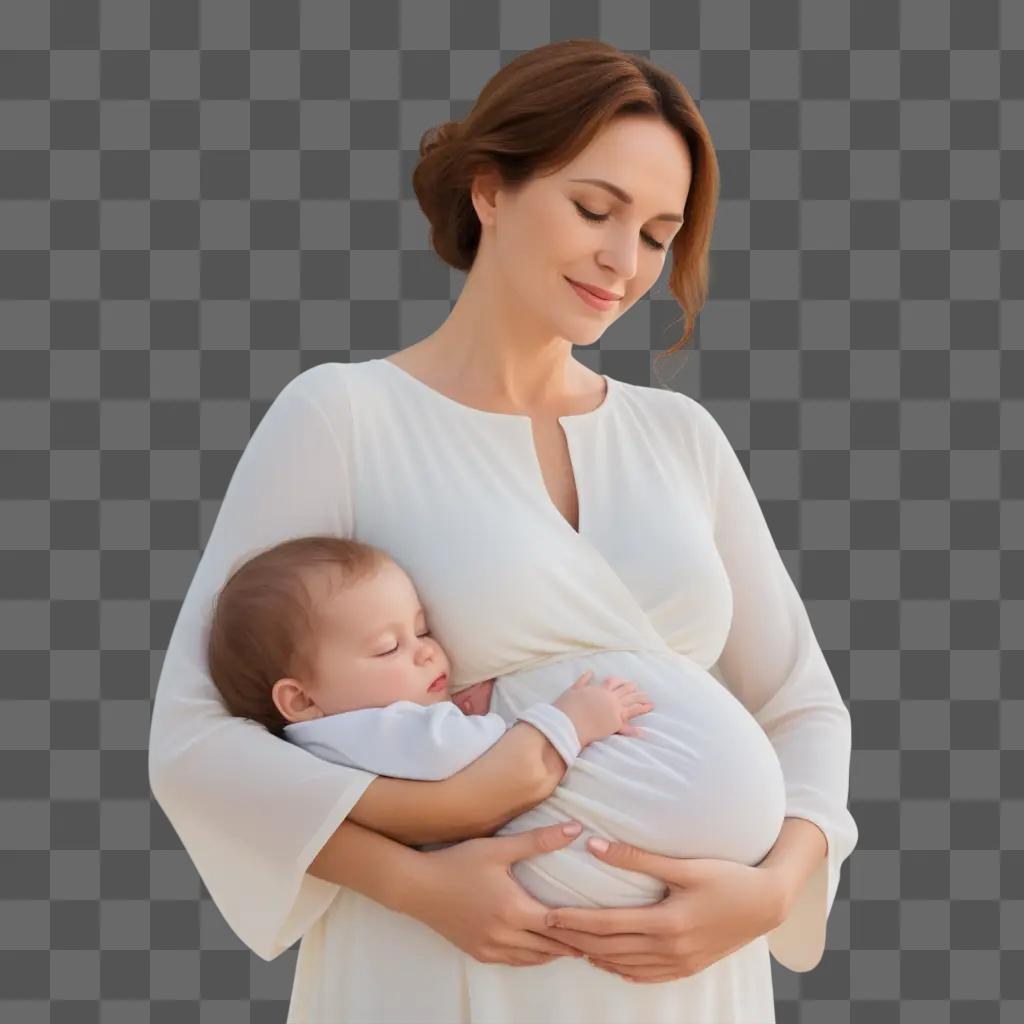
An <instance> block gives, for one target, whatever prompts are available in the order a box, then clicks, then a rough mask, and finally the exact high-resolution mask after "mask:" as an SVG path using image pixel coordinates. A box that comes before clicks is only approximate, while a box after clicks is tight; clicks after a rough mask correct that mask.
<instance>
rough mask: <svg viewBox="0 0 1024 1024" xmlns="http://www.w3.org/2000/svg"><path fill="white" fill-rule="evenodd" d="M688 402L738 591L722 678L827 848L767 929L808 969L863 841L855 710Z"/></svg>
mask: <svg viewBox="0 0 1024 1024" xmlns="http://www.w3.org/2000/svg"><path fill="white" fill-rule="evenodd" d="M690 401H693V402H694V405H695V406H696V408H697V409H699V410H700V413H699V415H700V416H701V419H702V420H703V423H704V427H705V428H706V429H705V430H704V431H703V435H704V437H705V439H706V442H705V444H704V445H703V446H702V451H704V452H705V454H706V456H707V459H706V462H707V466H708V472H709V486H710V490H711V496H712V510H713V517H714V536H715V544H716V547H717V549H718V553H719V556H720V557H721V559H722V563H723V565H724V566H725V569H726V572H727V573H728V576H729V582H730V584H731V587H732V593H733V615H732V622H731V626H730V630H729V634H728V637H727V639H726V642H725V647H724V648H723V650H722V653H721V656H720V657H719V659H718V662H717V666H716V669H715V674H716V675H717V677H718V678H719V679H720V680H721V681H722V682H723V683H724V684H725V685H726V686H727V687H728V689H729V690H730V691H731V692H732V693H733V694H734V695H735V696H736V697H737V698H738V699H739V700H740V701H742V703H743V704H744V706H745V707H746V708H747V709H748V710H749V711H750V713H751V714H752V715H753V716H754V718H755V719H756V720H757V722H758V723H759V724H760V726H761V727H762V728H763V729H764V731H765V733H766V735H767V736H768V738H769V740H770V741H771V744H772V746H773V748H774V750H775V753H776V755H777V756H778V759H779V762H780V764H781V766H782V772H783V776H784V779H785V787H786V812H785V814H786V817H795V818H805V819H806V820H808V821H810V822H813V823H814V824H815V825H817V826H818V828H820V829H821V831H822V832H823V833H824V835H825V838H826V840H827V843H828V852H827V855H826V857H825V858H824V859H823V860H822V862H821V864H820V865H819V866H818V867H817V869H816V870H815V871H814V873H813V874H812V875H811V877H810V878H809V879H808V880H807V882H806V884H805V885H804V886H803V887H802V888H801V890H800V892H799V893H798V894H797V896H796V898H795V900H794V902H793V906H792V908H791V910H790V913H789V915H788V916H787V917H786V920H785V921H783V922H782V923H781V924H780V925H778V926H777V927H776V928H774V929H773V930H772V931H770V932H768V933H767V934H768V945H769V950H770V951H771V953H772V955H773V956H774V957H775V959H776V960H778V961H779V963H781V964H782V965H783V966H785V967H788V968H789V969H790V970H792V971H809V970H811V969H812V968H813V967H815V966H816V965H817V964H818V962H819V961H820V959H821V956H822V954H823V952H824V949H825V942H826V938H827V921H828V916H829V914H830V913H831V911H832V904H833V902H834V901H835V896H836V890H837V888H838V886H839V870H840V867H841V865H842V863H843V861H844V860H846V858H847V857H848V856H849V855H850V854H851V853H852V852H853V849H854V847H855V846H856V844H857V839H858V829H857V823H856V821H855V820H854V818H853V816H852V815H851V814H850V812H849V810H848V808H847V799H848V795H849V777H850V751H851V746H852V743H851V739H852V736H851V728H850V713H849V711H848V709H847V707H846V705H845V704H844V703H843V699H842V697H841V696H840V694H839V690H838V688H837V686H836V683H835V679H834V678H833V675H832V672H831V670H830V669H829V666H828V662H827V661H826V660H825V656H824V654H823V653H822V650H821V647H820V645H819V644H818V641H817V639H816V638H815V635H814V631H813V629H812V627H811V622H810V619H809V617H808V615H807V610H806V608H805V607H804V603H803V601H802V600H801V598H800V594H799V592H798V591H797V589H796V586H795V585H794V583H793V580H792V578H791V577H790V575H789V572H788V570H787V568H786V565H785V562H784V561H783V559H782V556H781V555H780V553H779V551H778V548H777V547H776V545H775V542H774V540H773V538H772V534H771V532H770V530H769V528H768V524H767V522H766V521H765V517H764V513H763V511H762V509H761V506H760V504H759V502H758V499H757V496H756V494H755V492H754V489H753V487H752V486H751V484H750V481H749V479H748V478H747V475H746V473H745V472H744V470H743V465H742V463H741V462H740V460H739V457H738V456H737V454H736V452H735V450H734V449H733V447H732V444H731V443H730V441H729V438H728V436H727V435H726V433H725V432H724V431H723V430H722V428H721V427H720V426H719V424H718V422H717V421H716V420H715V419H714V417H712V415H711V414H710V413H709V412H708V411H707V410H706V409H705V408H704V407H703V406H702V405H700V404H699V403H697V402H696V401H695V400H692V399H691V400H690Z"/></svg>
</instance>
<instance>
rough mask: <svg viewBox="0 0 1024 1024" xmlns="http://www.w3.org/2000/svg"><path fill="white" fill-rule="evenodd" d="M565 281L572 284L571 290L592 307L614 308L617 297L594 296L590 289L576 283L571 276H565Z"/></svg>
mask: <svg viewBox="0 0 1024 1024" xmlns="http://www.w3.org/2000/svg"><path fill="white" fill-rule="evenodd" d="M566 281H568V282H569V284H570V285H572V289H573V291H574V292H576V294H577V295H578V296H579V297H580V298H581V299H582V300H583V301H584V302H585V303H586V304H587V305H588V306H590V307H591V308H592V309H602V310H608V309H614V307H615V305H616V304H617V303H618V301H619V300H618V299H601V298H598V296H596V295H595V294H594V293H593V292H592V291H590V290H589V289H588V288H584V287H583V285H581V284H577V283H576V282H575V281H574V280H573V279H572V278H571V277H567V278H566Z"/></svg>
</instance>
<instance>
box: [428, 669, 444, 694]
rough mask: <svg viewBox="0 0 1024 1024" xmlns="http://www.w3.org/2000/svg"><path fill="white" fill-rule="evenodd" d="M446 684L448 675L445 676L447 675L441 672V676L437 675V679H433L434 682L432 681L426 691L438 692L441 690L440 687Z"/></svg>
mask: <svg viewBox="0 0 1024 1024" xmlns="http://www.w3.org/2000/svg"><path fill="white" fill-rule="evenodd" d="M447 682H448V675H447V673H444V672H442V673H441V675H439V676H438V677H437V678H436V679H435V680H434V681H433V682H432V683H431V684H430V685H429V686H428V687H427V690H428V691H429V692H433V691H434V690H440V689H441V688H442V687H443V686H444V684H445V683H447Z"/></svg>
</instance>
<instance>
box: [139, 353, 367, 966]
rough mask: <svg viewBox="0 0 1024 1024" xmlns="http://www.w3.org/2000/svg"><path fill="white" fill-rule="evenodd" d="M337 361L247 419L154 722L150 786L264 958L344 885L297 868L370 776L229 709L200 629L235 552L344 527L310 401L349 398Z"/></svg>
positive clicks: (338, 463)
mask: <svg viewBox="0 0 1024 1024" xmlns="http://www.w3.org/2000/svg"><path fill="white" fill-rule="evenodd" d="M343 369H344V367H341V366H337V365H330V364H326V365H322V366H316V367H312V368H310V369H308V370H305V371H303V372H302V373H300V374H299V375H298V376H296V377H295V378H293V379H292V380H291V381H289V382H288V383H287V384H286V385H285V387H284V388H283V389H282V390H281V392H280V394H279V395H278V396H277V398H276V399H275V400H274V401H273V402H272V403H271V405H270V407H269V408H268V409H267V411H266V413H265V414H264V416H263V418H262V420H261V421H260V423H259V424H258V425H257V427H256V429H255V430H254V431H253V434H252V437H251V438H250V440H249V442H248V444H247V445H246V447H245V449H244V451H243V452H242V454H241V456H240V458H239V460H238V463H237V465H236V467H235V470H234V473H233V475H232V477H231V480H230V482H229V484H228V487H227V490H226V492H225V494H224V498H223V500H222V502H221V504H220V508H219V511H218V514H217V517H216V520H215V522H214V524H213V527H212V530H211V533H210V537H209V540H208V542H207V544H206V547H205V550H204V551H203V554H202V557H201V559H200V560H199V564H198V567H197V569H196V571H195V575H194V577H193V579H192V582H191V584H190V585H189V588H188V591H187V592H186V594H185V598H184V601H183V603H182V606H181V609H180V611H179V614H178V618H177V620H176V622H175V625H174V629H173V631H172V633H171V637H170V640H169V641H168V646H167V653H166V655H165V657H164V662H163V667H162V669H161V672H160V678H159V681H158V684H157V689H156V694H155V697H154V704H153V713H152V718H151V722H150V735H149V761H148V770H149V782H150V788H151V789H152V791H153V795H154V797H155V798H156V801H157V803H158V804H159V805H160V807H161V809H162V810H163V812H164V814H165V815H166V816H167V818H168V820H169V821H170V823H171V825H172V826H173V827H174V829H175V831H176V832H177V833H178V836H179V838H180V839H181V842H182V844H183V846H184V847H185V850H186V851H187V852H188V854H189V856H190V857H191V858H192V861H193V863H194V864H195V866H196V869H197V871H198V872H199V875H200V877H201V878H202V880H203V883H204V884H205V885H206V887H207V889H208V890H209V892H210V896H211V897H212V899H213V901H214V903H215V904H216V905H217V908H218V910H220V912H221V914H223V916H224V919H225V920H226V921H227V923H228V925H229V926H230V927H231V929H232V931H234V933H235V934H236V935H237V936H238V937H239V939H241V941H242V942H244V943H245V945H247V946H248V947H249V948H250V949H251V950H252V951H253V952H255V953H256V954H257V955H259V956H260V957H262V958H263V959H264V960H272V959H274V958H275V957H277V956H278V955H279V954H280V953H282V952H284V951H285V950H287V949H288V948H290V947H291V946H292V944H293V943H294V942H296V941H297V940H298V939H299V938H300V937H301V936H302V935H303V933H304V932H306V930H307V929H308V928H309V927H310V925H312V924H313V922H314V921H316V920H317V918H319V916H320V915H321V914H322V913H323V912H324V911H325V910H326V909H327V907H328V905H329V904H330V903H331V902H332V900H333V899H334V897H335V896H336V894H337V893H338V891H339V890H340V888H341V886H339V885H336V884H334V883H332V882H328V881H325V880H324V879H321V878H316V877H315V876H313V875H310V874H307V873H306V869H307V867H308V866H309V864H310V862H311V861H312V860H313V858H314V857H315V856H316V854H317V853H318V852H319V851H320V849H321V848H322V847H323V845H324V843H325V842H326V841H327V840H328V839H329V838H330V836H331V835H332V834H333V833H334V831H335V830H336V829H337V827H338V825H339V824H340V823H341V822H342V821H343V820H344V819H345V816H346V815H347V814H348V813H349V811H350V810H351V809H352V807H353V806H354V805H355V804H356V802H357V801H358V800H359V798H360V797H361V796H362V794H363V791H364V790H365V789H366V788H367V786H369V784H370V783H371V782H373V781H374V779H375V778H376V776H375V775H372V774H370V773H369V772H364V771H360V770H358V769H355V768H344V767H340V766H338V765H335V764H329V763H327V762H325V761H321V760H319V759H318V758H315V757H311V756H310V755H309V754H308V753H307V752H306V751H304V750H301V749H299V748H298V747H296V746H295V745H294V744H292V743H288V742H285V741H284V740H282V739H280V738H279V737H277V736H274V735H273V734H272V733H270V732H269V731H267V730H266V729H265V728H264V727H263V726H261V725H258V724H257V723H256V722H254V721H252V720H250V719H246V718H238V717H234V716H232V715H230V714H229V713H228V711H227V709H226V707H225V706H224V704H223V702H222V700H221V697H220V694H219V692H218V691H217V689H216V688H215V687H214V684H213V682H212V680H211V679H210V675H209V672H208V669H207V662H206V650H205V645H206V636H207V629H208V624H209V617H210V614H211V612H212V607H213V601H214V600H215V597H216V593H217V591H218V590H219V589H220V587H221V585H222V584H223V583H224V581H225V580H226V578H227V576H228V575H229V574H230V572H231V571H233V569H234V568H235V567H236V566H237V565H238V564H240V563H241V561H242V560H244V559H245V558H248V557H249V556H250V555H252V554H255V553H256V551H257V550H260V549H263V548H265V547H270V546H271V545H273V544H276V543H278V542H280V541H284V540H287V539H291V538H293V537H299V536H303V535H308V534H331V535H334V536H350V535H351V533H352V528H353V520H352V504H351V501H350V494H349V462H348V460H347V458H346V452H345V449H344V448H343V447H342V443H341V442H340V441H339V440H338V437H337V435H336V434H335V432H334V429H333V428H332V426H331V423H330V422H329V421H328V420H327V419H326V418H325V414H324V413H323V412H322V411H321V410H322V408H324V406H323V405H320V404H317V403H315V396H316V394H317V393H318V392H319V391H320V389H321V388H327V389H330V395H331V401H332V402H334V403H337V402H341V403H347V396H346V395H345V394H344V388H343V387H339V381H340V383H341V384H347V381H344V380H343V379H341V378H340V373H341V371H342V370H343ZM342 408H343V409H344V410H345V411H344V414H343V415H342V414H341V413H339V414H338V416H339V420H340V422H342V423H347V422H348V415H349V413H348V411H347V409H348V407H347V405H343V407H342ZM343 440H344V442H345V443H346V444H347V441H348V439H347V438H344V439H343Z"/></svg>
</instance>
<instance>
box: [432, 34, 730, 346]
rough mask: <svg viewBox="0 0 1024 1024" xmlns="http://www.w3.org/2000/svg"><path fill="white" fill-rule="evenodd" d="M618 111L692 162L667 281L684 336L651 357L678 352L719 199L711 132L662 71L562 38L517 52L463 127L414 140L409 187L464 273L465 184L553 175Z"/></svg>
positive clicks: (470, 226)
mask: <svg viewBox="0 0 1024 1024" xmlns="http://www.w3.org/2000/svg"><path fill="white" fill-rule="evenodd" d="M624 115H641V116H642V115H647V116H654V117H660V118H662V120H664V121H665V122H666V123H667V124H669V125H670V126H671V127H673V128H675V129H676V130H677V131H678V132H679V134H680V135H681V136H682V138H683V140H684V142H685V143H686V144H687V146H688V147H689V151H690V159H691V162H692V164H693V178H692V181H691V183H690V190H689V194H688V195H687V199H686V208H685V210H684V217H685V220H684V223H683V226H682V227H681V228H680V229H679V231H678V233H677V234H676V236H675V238H674V239H673V242H672V247H671V252H672V268H671V271H670V273H669V279H668V286H669V289H670V291H671V292H672V294H673V295H675V297H676V299H677V300H678V302H679V304H680V306H681V307H682V309H683V311H684V313H685V315H686V328H685V332H684V334H683V336H682V338H680V339H679V341H677V342H676V343H675V344H674V345H673V346H672V347H671V348H669V349H667V350H666V351H665V352H662V353H661V354H660V355H659V356H658V358H662V357H664V356H667V355H669V354H670V353H673V352H677V351H679V350H680V349H681V348H683V347H684V346H685V345H686V343H687V341H688V340H689V338H690V334H691V333H692V331H693V328H694V322H695V319H696V317H697V314H698V313H699V312H700V310H701V308H702V307H703V305H704V303H705V301H706V300H707V294H708V278H709V251H710V248H711V234H712V230H713V227H714V219H715V210H716V207H717V205H718V192H719V173H718V158H717V157H716V155H715V149H714V146H713V145H712V142H711V135H710V133H709V131H708V129H707V125H706V124H705V123H704V119H703V118H702V117H701V115H700V111H699V110H698V109H697V105H696V103H694V101H693V99H692V98H691V97H690V94H689V93H688V92H687V91H686V89H685V87H684V86H683V85H682V83H681V82H680V81H679V80H678V79H677V78H676V77H675V76H674V75H672V74H671V73H669V72H668V71H665V70H663V69H662V68H659V67H658V66H657V65H656V64H654V63H652V62H651V61H649V60H647V59H646V58H644V57H639V56H635V55H633V54H630V53H625V52H624V51H622V50H620V49H618V48H617V47H615V46H612V45H611V44H610V43H605V42H602V41H601V40H598V39H566V40H562V41H560V42H556V43H549V44H546V45H544V46H539V47H537V48H536V49H533V50H528V51H526V52H525V53H523V54H521V55H520V56H518V57H516V58H515V59H513V60H511V61H510V62H509V63H508V64H506V65H504V67H502V68H501V69H500V70H499V71H497V72H496V73H495V74H494V76H493V77H492V78H491V79H490V80H489V81H488V82H487V84H486V85H485V86H484V87H483V89H482V90H481V91H480V95H479V96H478V97H477V100H476V102H475V103H474V104H473V108H472V109H471V110H470V112H469V114H467V115H466V117H465V119H464V120H462V121H447V122H445V123H443V124H441V125H437V126H435V127H433V128H430V129H428V131H427V132H426V133H424V135H423V137H422V139H421V140H420V159H419V162H418V163H417V165H416V167H415V169H414V170H413V173H412V185H413V189H414V190H415V192H416V198H417V199H418V200H419V203H420V207H421V208H422V210H423V212H424V214H425V215H426V217H427V220H428V221H429V222H430V227H431V231H430V241H431V244H432V245H433V247H434V250H435V252H437V254H438V256H440V257H441V259H442V260H444V261H445V263H447V264H449V265H450V266H452V267H455V268H456V269H457V270H469V268H470V267H471V266H472V265H473V261H474V259H475V258H476V252H477V247H478V246H479V243H480V220H479V218H478V217H477V215H476V210H475V209H474V208H473V204H472V201H471V200H470V193H469V189H470V185H471V183H472V181H473V179H474V178H475V176H476V175H477V174H478V173H480V172H486V171H490V170H493V169H495V168H496V169H497V170H498V172H499V173H500V175H501V179H502V181H503V182H504V183H505V187H506V188H509V189H513V190H514V189H515V188H516V187H517V186H519V185H521V184H524V183H525V182H526V181H527V180H528V179H529V178H531V177H533V176H534V175H536V174H545V173H551V172H553V171H555V170H558V169H559V168H561V167H564V166H565V165H566V164H567V163H569V161H571V160H572V159H574V158H575V157H576V155H577V154H578V153H580V152H581V151H582V150H583V149H585V148H586V147H587V145H588V144H589V143H590V141H591V140H592V139H593V138H594V136H595V135H597V133H598V132H599V131H600V130H601V129H602V128H604V127H605V126H606V125H607V124H608V123H609V122H610V121H612V120H613V119H615V118H617V117H621V116H624Z"/></svg>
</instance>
